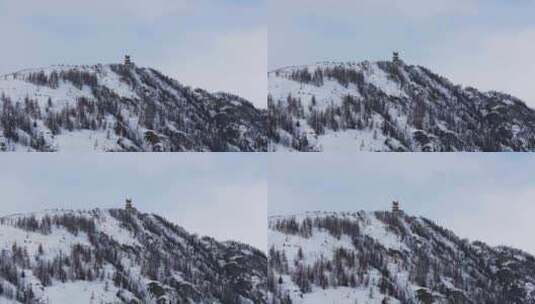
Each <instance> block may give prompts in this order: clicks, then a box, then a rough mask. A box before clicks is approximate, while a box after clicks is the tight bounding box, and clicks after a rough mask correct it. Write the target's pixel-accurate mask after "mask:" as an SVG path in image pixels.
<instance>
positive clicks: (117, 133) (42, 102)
mask: <svg viewBox="0 0 535 304" xmlns="http://www.w3.org/2000/svg"><path fill="white" fill-rule="evenodd" d="M266 122H267V113H266V112H265V110H261V109H257V108H255V107H254V106H253V105H252V104H251V103H250V102H248V101H246V100H244V99H242V98H240V97H237V96H234V95H231V94H226V93H215V94H212V93H208V92H206V91H204V90H202V89H191V88H189V87H186V86H183V85H182V84H180V83H178V82H177V81H175V80H173V79H171V78H169V77H167V76H164V75H162V74H161V73H159V72H158V71H156V70H154V69H150V68H139V67H136V66H135V65H133V64H132V63H128V64H110V65H95V66H53V67H49V68H44V69H33V70H25V71H20V72H17V73H13V74H9V75H5V76H1V77H0V151H94V150H96V151H266V150H267V142H268V139H267V136H266V130H267V126H266Z"/></svg>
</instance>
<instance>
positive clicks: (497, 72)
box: [429, 27, 535, 107]
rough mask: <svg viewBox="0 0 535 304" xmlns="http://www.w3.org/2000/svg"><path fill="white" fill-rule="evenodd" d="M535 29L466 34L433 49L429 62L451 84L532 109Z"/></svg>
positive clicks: (533, 100) (533, 105) (534, 92)
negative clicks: (504, 95) (501, 94)
mask: <svg viewBox="0 0 535 304" xmlns="http://www.w3.org/2000/svg"><path fill="white" fill-rule="evenodd" d="M533 41H535V27H534V28H526V29H523V30H501V31H494V32H481V31H479V30H477V31H474V30H472V31H467V32H464V33H461V34H459V35H457V37H456V38H455V39H453V40H449V43H447V44H440V45H437V46H435V47H434V48H433V49H432V51H433V52H435V56H433V58H432V59H430V60H429V61H431V60H432V61H434V62H429V64H430V65H434V66H437V70H439V71H442V74H445V75H447V76H448V77H450V78H451V80H452V81H453V82H456V83H462V84H464V85H472V86H474V87H476V88H479V89H482V90H498V91H503V92H505V93H508V94H511V95H514V96H516V97H519V98H521V99H523V100H524V101H525V102H526V103H528V104H529V105H530V106H531V107H535V86H534V85H533V79H534V75H535V62H534V61H533V54H535V44H534V43H533Z"/></svg>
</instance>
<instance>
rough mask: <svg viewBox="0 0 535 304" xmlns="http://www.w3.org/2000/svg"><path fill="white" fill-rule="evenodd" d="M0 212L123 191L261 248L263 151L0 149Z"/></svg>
mask: <svg viewBox="0 0 535 304" xmlns="http://www.w3.org/2000/svg"><path fill="white" fill-rule="evenodd" d="M0 168H2V170H1V171H0V193H1V199H0V200H1V201H0V216H1V215H7V214H12V213H19V212H32V211H41V210H44V209H50V208H66V209H93V208H123V206H124V200H125V198H126V196H130V197H132V198H133V200H134V204H135V205H136V207H137V208H138V209H140V211H141V212H147V213H156V214H159V215H161V216H163V217H165V218H167V219H168V220H170V221H172V222H174V223H176V224H178V225H180V226H182V227H184V228H186V229H187V230H189V231H190V232H195V233H198V234H200V235H208V236H212V237H215V238H216V239H218V240H228V239H233V240H238V241H242V242H245V243H248V244H252V245H254V246H255V247H257V248H259V249H262V250H265V249H266V237H267V236H266V233H267V230H266V221H267V183H266V175H267V168H266V160H265V158H264V155H263V154H252V153H251V154H249V153H226V154H225V153H208V154H206V153H163V154H158V153H126V154H123V153H117V154H115V153H110V154H95V153H85V154H84V153H81V154H80V153H77V154H65V153H59V154H48V153H43V154H39V153H37V154H26V153H20V154H19V153H3V154H2V155H1V157H0Z"/></svg>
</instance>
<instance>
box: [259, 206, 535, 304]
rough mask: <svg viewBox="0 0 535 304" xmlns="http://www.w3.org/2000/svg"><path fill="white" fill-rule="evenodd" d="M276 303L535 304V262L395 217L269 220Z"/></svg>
mask: <svg viewBox="0 0 535 304" xmlns="http://www.w3.org/2000/svg"><path fill="white" fill-rule="evenodd" d="M269 229H270V230H269V246H270V249H269V267H270V271H269V273H268V286H269V288H270V290H271V291H272V292H273V294H274V295H275V297H274V301H273V303H283V304H289V303H294V304H299V303H302V304H305V303H306V304H311V303H312V304H316V303H317V304H319V303H336V304H355V303H359V304H364V303H369V304H373V303H378V304H379V303H381V304H383V303H414V304H416V303H425V304H428V303H444V304H446V303H448V304H450V303H455V304H465V303H466V304H468V303H470V304H494V303H495V304H513V303H516V304H527V303H535V257H533V256H532V255H529V254H527V253H525V252H522V251H520V250H516V249H513V248H507V247H491V246H487V245H485V244H483V243H481V242H469V241H467V240H465V239H460V238H459V237H457V236H456V235H455V234H454V233H453V232H451V231H449V230H446V229H444V228H441V227H439V226H438V225H436V224H434V223H433V222H431V221H430V220H427V219H425V218H421V217H412V216H408V215H406V214H404V213H403V212H401V213H393V212H384V211H379V212H364V211H360V212H355V213H334V212H333V213H327V212H315V213H307V214H302V215H296V216H281V217H271V218H270V221H269Z"/></svg>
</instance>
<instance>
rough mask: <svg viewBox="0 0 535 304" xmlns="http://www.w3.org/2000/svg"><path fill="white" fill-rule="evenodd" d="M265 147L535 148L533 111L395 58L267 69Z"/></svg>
mask: <svg viewBox="0 0 535 304" xmlns="http://www.w3.org/2000/svg"><path fill="white" fill-rule="evenodd" d="M268 111H269V117H270V123H269V127H270V129H269V135H270V138H272V144H271V146H270V150H273V151H285V150H294V151H295V150H297V151H535V111H534V110H533V109H531V108H529V107H527V106H526V104H525V103H524V102H522V101H521V100H519V99H518V98H515V97H513V96H510V95H507V94H503V93H499V92H480V91H478V90H477V89H474V88H471V87H462V86H460V85H454V84H453V83H451V82H450V81H449V80H447V79H445V78H444V77H441V76H439V75H437V74H435V73H433V72H431V71H430V70H428V69H426V68H424V67H420V66H413V65H407V64H405V63H404V62H403V61H401V60H399V59H394V60H393V61H382V62H373V63H372V62H362V63H330V62H327V63H318V64H315V65H311V66H301V67H288V68H281V69H278V70H275V71H272V72H270V73H269V97H268Z"/></svg>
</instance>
